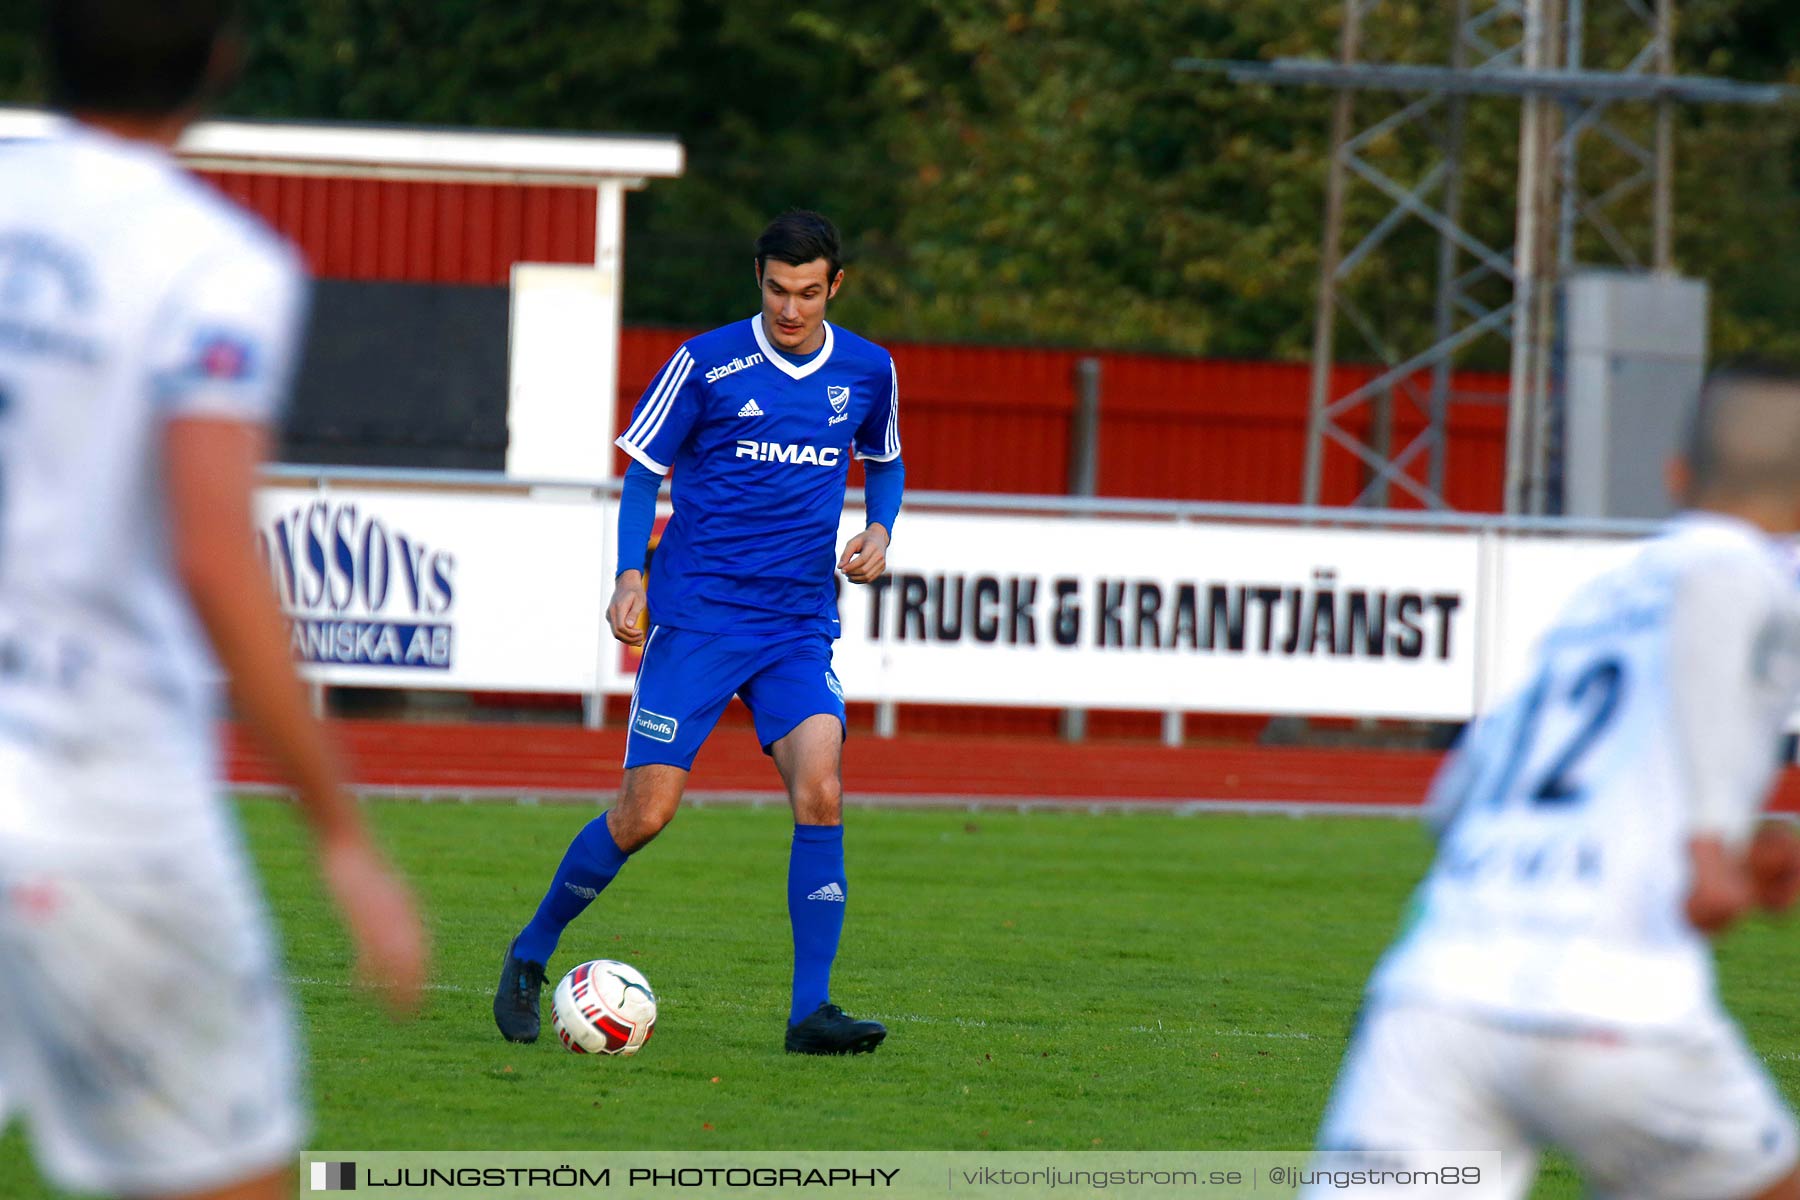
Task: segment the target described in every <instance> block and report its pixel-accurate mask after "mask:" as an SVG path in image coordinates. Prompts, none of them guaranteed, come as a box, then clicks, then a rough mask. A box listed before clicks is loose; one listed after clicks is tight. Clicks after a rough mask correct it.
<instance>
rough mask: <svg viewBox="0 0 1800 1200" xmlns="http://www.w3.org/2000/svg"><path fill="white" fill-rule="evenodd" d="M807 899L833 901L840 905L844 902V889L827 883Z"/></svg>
mask: <svg viewBox="0 0 1800 1200" xmlns="http://www.w3.org/2000/svg"><path fill="white" fill-rule="evenodd" d="M807 899H808V900H835V901H837V902H838V903H839V904H842V903H843V902H844V889H843V888H841V887H839V886H838V885H837V884H835V883H828V884H826V885H825V886H824V887H822V888H820V889H819V890H818V891H816V892H814V893H813V894H812V895H810V896H808V897H807Z"/></svg>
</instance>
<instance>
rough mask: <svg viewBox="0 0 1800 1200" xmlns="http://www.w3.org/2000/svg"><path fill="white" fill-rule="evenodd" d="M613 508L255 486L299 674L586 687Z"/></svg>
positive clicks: (400, 684) (471, 685) (577, 497)
mask: <svg viewBox="0 0 1800 1200" xmlns="http://www.w3.org/2000/svg"><path fill="white" fill-rule="evenodd" d="M611 511H612V509H611V506H610V505H603V504H601V503H599V502H598V501H596V500H595V499H594V498H593V497H591V496H588V495H584V494H580V493H576V494H573V495H562V496H558V495H537V496H528V495H523V494H514V495H506V494H481V493H458V492H420V491H398V490H387V489H380V488H367V489H349V488H346V489H337V488H323V489H316V488H294V487H265V488H262V489H260V490H259V491H258V493H257V498H256V519H257V528H256V542H257V548H258V551H259V552H260V553H261V555H262V556H263V559H264V561H265V562H266V563H267V564H268V567H269V573H270V576H271V578H273V579H274V581H275V589H276V592H277V594H278V597H279V599H280V602H281V608H282V611H283V612H284V613H285V614H286V616H287V618H288V623H289V629H290V633H291V637H292V644H293V651H294V658H295V660H296V661H297V662H298V663H299V664H300V666H301V671H302V673H303V674H304V675H305V676H306V677H307V678H308V679H311V680H314V681H316V682H320V683H328V684H335V685H344V686H352V687H389V688H442V689H450V690H456V691H479V690H495V691H521V692H592V691H594V690H595V689H596V688H597V687H598V686H599V685H600V682H601V680H600V676H599V672H600V636H601V630H600V621H601V616H602V611H603V609H604V607H605V604H606V595H607V594H608V593H607V592H606V591H603V590H602V587H603V580H602V576H601V570H602V563H601V559H602V548H603V546H604V543H605V541H606V539H607V538H608V536H609V534H608V532H607V516H608V514H609V513H610V512H611Z"/></svg>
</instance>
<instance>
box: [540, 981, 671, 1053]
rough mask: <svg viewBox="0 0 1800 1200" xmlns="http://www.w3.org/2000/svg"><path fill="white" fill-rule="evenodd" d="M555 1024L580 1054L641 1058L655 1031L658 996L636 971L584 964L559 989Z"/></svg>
mask: <svg viewBox="0 0 1800 1200" xmlns="http://www.w3.org/2000/svg"><path fill="white" fill-rule="evenodd" d="M550 1024H551V1025H552V1026H553V1027H554V1028H555V1030H556V1036H557V1037H559V1038H561V1039H562V1044H563V1045H564V1046H566V1047H567V1048H568V1049H570V1050H573V1051H574V1052H575V1053H576V1054H636V1053H637V1052H638V1051H639V1050H640V1049H642V1048H643V1045H644V1043H645V1042H647V1041H649V1040H650V1035H651V1034H653V1033H655V1032H656V993H654V992H652V991H651V990H650V981H649V980H648V979H645V978H644V976H643V974H642V973H641V972H639V971H638V969H637V968H636V967H632V966H628V965H627V964H625V963H622V962H614V961H613V960H612V959H610V958H601V959H595V960H594V961H593V962H584V963H582V964H581V965H580V966H578V967H576V968H575V969H574V970H573V971H570V972H569V973H568V974H567V975H564V976H563V977H562V982H560V983H558V984H557V985H556V995H555V996H554V997H553V998H552V1000H551V1004H550Z"/></svg>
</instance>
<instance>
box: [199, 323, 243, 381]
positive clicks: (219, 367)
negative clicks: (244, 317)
mask: <svg viewBox="0 0 1800 1200" xmlns="http://www.w3.org/2000/svg"><path fill="white" fill-rule="evenodd" d="M192 363H193V365H192V368H191V370H192V373H193V374H194V375H195V376H196V377H197V378H200V379H217V380H224V381H227V382H237V381H240V380H245V379H249V378H250V377H251V376H252V375H253V374H255V371H256V351H255V349H254V347H253V346H252V345H251V343H250V340H249V339H248V338H245V337H239V336H237V335H234V334H230V333H225V332H223V331H220V330H210V331H208V332H206V333H204V334H202V335H200V337H198V338H196V339H195V343H194V356H193V360H192Z"/></svg>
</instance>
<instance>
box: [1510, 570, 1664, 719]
mask: <svg viewBox="0 0 1800 1200" xmlns="http://www.w3.org/2000/svg"><path fill="white" fill-rule="evenodd" d="M1498 546H1499V551H1498V558H1497V559H1496V561H1495V564H1494V595H1493V604H1492V606H1491V611H1490V612H1489V614H1488V617H1487V619H1488V620H1489V621H1490V622H1492V634H1491V637H1490V640H1489V646H1490V651H1489V654H1488V656H1487V660H1486V661H1485V662H1484V663H1483V664H1482V678H1481V687H1480V694H1479V695H1478V696H1477V697H1476V703H1477V706H1478V708H1479V709H1480V710H1481V711H1484V712H1485V711H1486V710H1487V709H1488V708H1491V707H1492V706H1493V704H1494V702H1495V701H1497V700H1499V699H1500V698H1501V697H1502V696H1504V695H1506V694H1507V693H1508V692H1510V691H1512V690H1513V689H1514V688H1515V687H1517V686H1519V685H1520V684H1521V683H1523V682H1524V681H1525V676H1526V675H1527V674H1528V673H1529V672H1530V669H1531V653H1532V651H1533V650H1534V649H1535V648H1536V646H1537V643H1538V639H1540V638H1542V637H1543V636H1544V633H1545V631H1547V630H1548V629H1549V628H1550V626H1551V625H1552V624H1553V623H1554V622H1555V620H1556V618H1557V616H1558V615H1559V614H1560V613H1561V612H1562V609H1563V606H1564V605H1566V604H1567V603H1568V602H1569V601H1570V600H1572V599H1573V598H1574V596H1575V593H1576V592H1577V591H1579V590H1580V589H1581V588H1582V587H1583V586H1585V585H1586V584H1587V583H1588V582H1589V581H1590V580H1592V579H1594V578H1595V577H1597V576H1599V575H1600V574H1602V573H1603V572H1606V571H1610V570H1612V569H1613V568H1614V567H1616V566H1619V565H1621V564H1622V563H1624V562H1625V561H1626V560H1627V559H1629V558H1630V557H1631V556H1632V555H1633V554H1635V553H1637V552H1638V550H1639V549H1640V548H1642V546H1643V542H1642V541H1641V540H1639V539H1636V538H1592V537H1580V538H1545V537H1530V536H1525V535H1513V536H1508V537H1504V538H1501V539H1499V542H1498Z"/></svg>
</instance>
